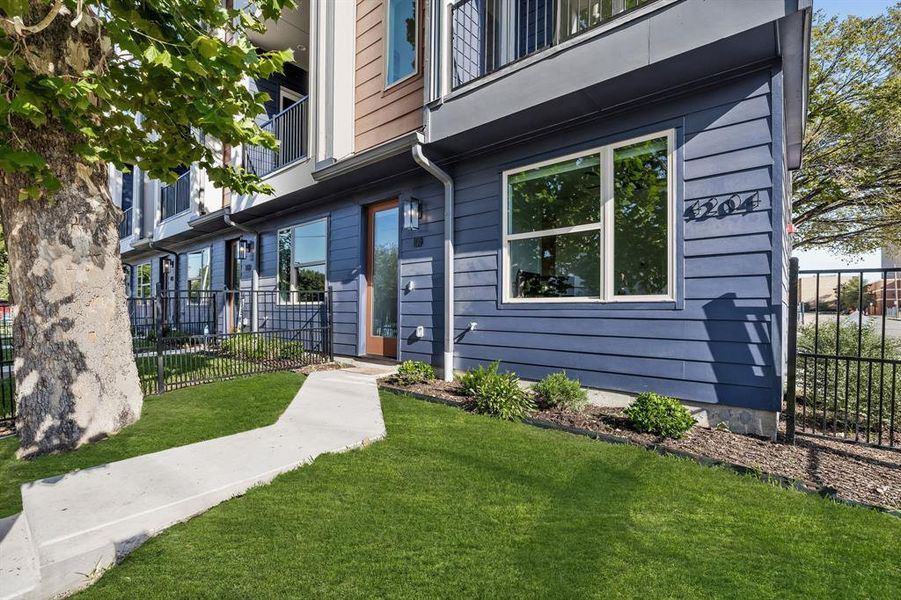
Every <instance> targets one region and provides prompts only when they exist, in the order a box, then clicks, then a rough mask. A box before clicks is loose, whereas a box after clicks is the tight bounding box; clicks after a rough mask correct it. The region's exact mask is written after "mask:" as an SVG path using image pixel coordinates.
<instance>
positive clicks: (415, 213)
mask: <svg viewBox="0 0 901 600" xmlns="http://www.w3.org/2000/svg"><path fill="white" fill-rule="evenodd" d="M421 217H422V204H420V202H419V200H417V199H416V198H408V199H407V200H404V229H405V230H406V231H417V230H418V229H419V219H420V218H421Z"/></svg>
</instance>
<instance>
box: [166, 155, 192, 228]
mask: <svg viewBox="0 0 901 600" xmlns="http://www.w3.org/2000/svg"><path fill="white" fill-rule="evenodd" d="M175 172H176V174H177V175H178V179H176V180H175V183H167V184H164V185H163V187H162V188H160V220H161V221H165V220H166V219H168V218H169V217H174V216H175V215H180V214H181V213H183V212H187V210H188V209H190V208H191V168H190V167H178V168H177V169H175Z"/></svg>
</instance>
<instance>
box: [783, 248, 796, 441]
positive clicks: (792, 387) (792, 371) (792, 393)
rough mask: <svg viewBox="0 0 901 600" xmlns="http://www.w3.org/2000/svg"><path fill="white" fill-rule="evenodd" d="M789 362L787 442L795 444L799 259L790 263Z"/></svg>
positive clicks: (786, 385)
mask: <svg viewBox="0 0 901 600" xmlns="http://www.w3.org/2000/svg"><path fill="white" fill-rule="evenodd" d="M788 277H789V282H788V323H787V326H788V341H787V345H786V346H787V347H786V350H787V352H788V360H787V364H786V367H785V371H786V372H785V388H786V389H785V441H786V442H788V443H789V444H794V443H795V427H796V416H797V397H796V395H797V392H798V390H797V387H798V386H797V381H798V259H797V258H792V259H791V260H790V261H789V263H788Z"/></svg>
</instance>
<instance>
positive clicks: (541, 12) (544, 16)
mask: <svg viewBox="0 0 901 600" xmlns="http://www.w3.org/2000/svg"><path fill="white" fill-rule="evenodd" d="M654 1H655V0H460V1H459V2H457V3H456V4H454V5H453V7H452V9H451V24H452V27H453V36H452V39H453V41H452V43H453V46H452V48H451V52H452V60H453V65H452V68H453V73H452V84H453V87H454V88H457V87H459V86H461V85H465V84H467V83H469V82H470V81H473V80H475V79H478V78H479V77H484V76H485V75H488V74H489V73H492V72H494V71H496V70H498V69H500V68H501V67H504V66H506V65H508V64H510V63H512V62H515V61H517V60H519V59H521V58H524V57H526V56H529V55H530V54H533V53H535V52H539V51H541V50H544V49H545V48H550V47H551V46H555V45H557V44H559V43H561V42H563V41H566V40H568V39H570V38H572V37H575V36H577V35H579V34H581V33H584V32H586V31H588V30H590V29H594V28H595V27H598V26H600V25H602V24H604V23H607V22H608V21H611V20H612V19H615V18H618V17H620V16H622V15H624V14H625V13H627V12H629V11H631V10H634V9H636V8H639V7H641V6H643V5H645V4H649V3H651V2H654Z"/></svg>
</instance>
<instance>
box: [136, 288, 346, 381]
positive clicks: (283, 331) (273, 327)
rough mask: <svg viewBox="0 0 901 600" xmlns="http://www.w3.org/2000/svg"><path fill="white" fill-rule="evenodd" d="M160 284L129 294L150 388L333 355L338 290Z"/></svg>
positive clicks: (143, 371) (138, 356)
mask: <svg viewBox="0 0 901 600" xmlns="http://www.w3.org/2000/svg"><path fill="white" fill-rule="evenodd" d="M292 299H293V300H295V301H293V302H289V301H286V299H285V298H284V296H283V295H282V294H280V293H279V292H277V291H249V290H223V291H213V290H180V291H159V292H158V293H157V294H156V295H155V296H153V297H151V298H129V301H128V310H129V317H130V319H131V327H132V336H133V341H134V350H135V361H136V363H137V366H138V375H139V377H140V379H141V386H142V387H143V389H144V393H146V394H156V393H161V392H164V391H166V390H171V389H176V388H180V387H185V386H189V385H194V384H197V383H206V382H211V381H220V380H223V379H230V378H233V377H239V376H242V375H251V374H254V373H264V372H267V371H277V370H284V369H296V368H300V367H304V366H307V365H311V364H317V363H323V362H328V361H329V360H331V359H332V357H333V343H332V292H331V290H311V291H304V292H300V293H297V294H295V295H294V296H293V298H292Z"/></svg>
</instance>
